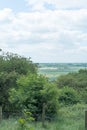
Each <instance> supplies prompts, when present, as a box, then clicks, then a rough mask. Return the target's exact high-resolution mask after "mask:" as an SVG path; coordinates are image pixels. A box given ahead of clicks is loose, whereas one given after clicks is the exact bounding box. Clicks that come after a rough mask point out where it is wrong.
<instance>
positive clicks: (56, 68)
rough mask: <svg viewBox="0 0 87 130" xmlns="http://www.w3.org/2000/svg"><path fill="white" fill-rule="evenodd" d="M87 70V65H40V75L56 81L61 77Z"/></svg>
mask: <svg viewBox="0 0 87 130" xmlns="http://www.w3.org/2000/svg"><path fill="white" fill-rule="evenodd" d="M86 68H87V63H40V64H39V73H40V74H43V75H45V76H47V77H48V78H49V79H50V80H54V79H56V78H57V77H58V76H60V75H63V74H67V73H69V72H77V71H78V70H80V69H86Z"/></svg>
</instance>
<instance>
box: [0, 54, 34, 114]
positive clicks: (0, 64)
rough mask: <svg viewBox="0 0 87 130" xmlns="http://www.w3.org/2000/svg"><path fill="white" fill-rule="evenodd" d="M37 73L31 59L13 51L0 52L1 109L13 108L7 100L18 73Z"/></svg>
mask: <svg viewBox="0 0 87 130" xmlns="http://www.w3.org/2000/svg"><path fill="white" fill-rule="evenodd" d="M27 73H35V74H36V73H37V66H36V64H34V63H33V62H32V61H31V59H30V58H29V59H27V58H24V57H21V56H19V55H17V54H13V53H8V52H7V53H4V52H1V55H0V105H1V106H2V108H3V111H6V113H8V111H13V110H15V108H14V107H13V106H12V104H11V103H10V102H9V90H10V89H11V88H16V87H17V83H16V80H17V79H18V77H19V76H20V75H26V74H27Z"/></svg>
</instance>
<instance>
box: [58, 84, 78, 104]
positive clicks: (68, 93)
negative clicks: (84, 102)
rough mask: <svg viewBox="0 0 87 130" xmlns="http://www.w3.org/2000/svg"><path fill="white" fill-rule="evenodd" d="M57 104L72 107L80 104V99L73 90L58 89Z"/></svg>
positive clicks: (67, 88) (68, 88)
mask: <svg viewBox="0 0 87 130" xmlns="http://www.w3.org/2000/svg"><path fill="white" fill-rule="evenodd" d="M58 99H59V102H60V103H62V104H64V105H73V104H76V103H78V102H80V98H79V96H78V93H77V91H76V90H75V89H73V88H70V87H67V86H66V87H64V88H62V89H60V94H59V98H58Z"/></svg>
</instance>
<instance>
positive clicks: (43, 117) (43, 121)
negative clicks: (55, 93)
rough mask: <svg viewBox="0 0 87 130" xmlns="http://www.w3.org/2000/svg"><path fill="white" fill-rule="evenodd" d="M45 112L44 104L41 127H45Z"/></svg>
mask: <svg viewBox="0 0 87 130" xmlns="http://www.w3.org/2000/svg"><path fill="white" fill-rule="evenodd" d="M45 111H46V104H45V103H43V108H42V126H43V127H45Z"/></svg>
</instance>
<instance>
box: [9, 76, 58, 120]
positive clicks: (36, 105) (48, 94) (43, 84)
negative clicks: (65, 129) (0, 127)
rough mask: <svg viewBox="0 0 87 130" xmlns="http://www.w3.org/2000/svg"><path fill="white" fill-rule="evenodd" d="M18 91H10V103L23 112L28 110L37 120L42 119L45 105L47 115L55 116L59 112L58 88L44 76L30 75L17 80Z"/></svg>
mask: <svg viewBox="0 0 87 130" xmlns="http://www.w3.org/2000/svg"><path fill="white" fill-rule="evenodd" d="M17 85H18V87H17V89H15V88H13V89H11V90H10V101H11V102H12V103H14V104H15V105H16V104H17V105H18V107H19V108H20V109H21V110H22V109H24V108H26V109H28V110H29V111H30V112H32V114H33V115H34V116H35V118H36V119H37V118H41V115H42V107H43V103H46V106H47V109H46V113H47V114H49V115H51V116H53V115H54V114H57V110H58V91H57V87H56V86H54V85H53V84H51V83H49V81H48V79H47V78H45V77H43V76H42V75H36V74H35V75H33V74H29V75H27V76H21V77H20V78H19V79H18V80H17Z"/></svg>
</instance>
